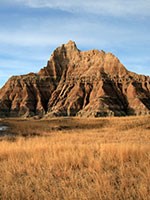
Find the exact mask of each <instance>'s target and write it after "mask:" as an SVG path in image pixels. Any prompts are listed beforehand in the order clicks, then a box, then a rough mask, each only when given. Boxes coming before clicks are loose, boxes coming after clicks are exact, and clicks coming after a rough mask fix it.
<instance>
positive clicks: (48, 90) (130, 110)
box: [0, 41, 150, 117]
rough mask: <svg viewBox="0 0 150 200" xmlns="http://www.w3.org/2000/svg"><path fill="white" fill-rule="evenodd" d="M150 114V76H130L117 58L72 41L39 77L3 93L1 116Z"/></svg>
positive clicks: (17, 80)
mask: <svg viewBox="0 0 150 200" xmlns="http://www.w3.org/2000/svg"><path fill="white" fill-rule="evenodd" d="M145 114H150V77H148V76H144V75H138V74H135V73H133V72H129V71H128V70H127V69H126V68H125V67H124V66H123V65H122V64H121V62H120V61H119V59H118V58H117V57H115V56H114V55H113V54H111V53H105V52H104V51H98V50H90V51H83V52H82V51H80V50H79V49H78V48H77V46H76V44H75V43H74V42H72V41H69V42H68V43H67V44H63V45H62V46H60V47H58V48H57V49H56V50H55V51H54V52H53V54H52V55H51V57H50V59H49V61H48V62H47V66H46V67H44V68H42V69H41V70H40V71H39V72H38V73H37V74H34V73H30V74H27V75H22V76H13V77H11V78H10V79H9V80H8V81H7V83H6V84H5V85H4V86H3V88H2V89H1V90H0V116H8V117H10V116H24V117H29V116H40V117H42V116H47V117H48V116H86V117H101V116H126V115H145Z"/></svg>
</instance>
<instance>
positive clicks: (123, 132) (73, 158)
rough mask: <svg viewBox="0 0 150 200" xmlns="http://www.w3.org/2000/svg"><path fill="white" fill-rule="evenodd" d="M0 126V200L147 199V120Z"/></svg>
mask: <svg viewBox="0 0 150 200" xmlns="http://www.w3.org/2000/svg"><path fill="white" fill-rule="evenodd" d="M0 123H1V124H4V125H8V126H9V129H8V130H7V134H8V135H6V136H2V137H0V200H7V199H8V200H26V199H27V200H28V199H29V200H30V199H31V200H99V199H100V200H150V116H147V117H126V118H125V117H123V118H100V119H84V118H58V119H50V120H32V119H30V120H21V119H9V120H8V119H3V120H1V121H0Z"/></svg>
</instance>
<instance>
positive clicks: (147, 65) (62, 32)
mask: <svg viewBox="0 0 150 200" xmlns="http://www.w3.org/2000/svg"><path fill="white" fill-rule="evenodd" d="M149 11H150V0H132V1H131V0H130V1H129V0H126V1H124V0H107V1H104V0H103V1H101V0H86V1H81V0H74V1H73V0H13V1H12V0H0V47H1V48H0V87H1V86H2V85H3V84H4V83H5V82H6V81H7V79H8V78H9V77H10V76H12V75H18V74H25V73H28V72H31V71H33V72H38V71H39V70H40V68H42V67H43V66H45V65H46V63H47V60H48V59H49V57H50V55H51V53H52V52H53V50H54V49H55V48H56V47H58V46H59V45H61V44H62V43H66V42H68V40H73V41H75V42H76V44H77V46H78V48H79V49H81V50H88V49H99V50H101V49H103V50H104V51H106V52H112V53H113V54H115V55H116V56H117V57H118V58H119V59H120V61H121V62H122V63H123V64H124V65H125V66H126V68H127V69H129V70H131V71H134V72H136V73H139V74H145V75H150V12H149Z"/></svg>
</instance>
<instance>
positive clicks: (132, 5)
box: [6, 0, 150, 17]
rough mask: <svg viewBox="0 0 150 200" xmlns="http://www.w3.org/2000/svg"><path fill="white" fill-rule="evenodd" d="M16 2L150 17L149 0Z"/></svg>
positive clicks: (45, 0)
mask: <svg viewBox="0 0 150 200" xmlns="http://www.w3.org/2000/svg"><path fill="white" fill-rule="evenodd" d="M6 1H9V0H6ZM9 2H10V1H9ZM14 2H16V3H20V4H24V5H26V6H29V7H33V8H41V7H48V8H54V9H60V10H66V11H69V12H77V13H78V12H81V11H82V12H87V13H92V14H99V15H113V16H125V17H127V16H128V15H130V16H134V15H136V16H150V12H149V10H150V1H149V0H144V1H143V0H132V1H131V0H126V1H125V0H107V1H101V0H86V1H81V0H14Z"/></svg>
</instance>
